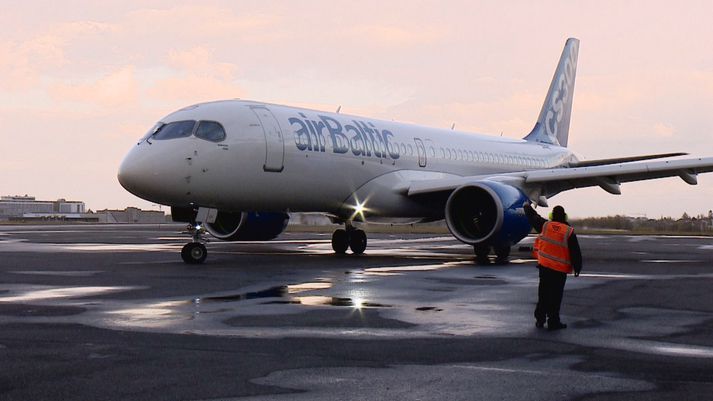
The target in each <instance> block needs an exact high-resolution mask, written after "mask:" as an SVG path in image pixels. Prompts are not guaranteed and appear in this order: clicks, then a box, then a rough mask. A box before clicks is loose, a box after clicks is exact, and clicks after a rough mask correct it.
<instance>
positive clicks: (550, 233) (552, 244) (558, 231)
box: [535, 221, 574, 273]
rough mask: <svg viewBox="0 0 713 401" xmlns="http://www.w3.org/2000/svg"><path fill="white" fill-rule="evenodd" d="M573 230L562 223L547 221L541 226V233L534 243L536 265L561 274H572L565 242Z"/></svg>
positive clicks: (570, 261)
mask: <svg viewBox="0 0 713 401" xmlns="http://www.w3.org/2000/svg"><path fill="white" fill-rule="evenodd" d="M572 233H574V229H573V228H572V227H570V226H568V225H566V224H564V223H558V222H556V221H548V222H546V223H545V224H544V225H543V226H542V233H541V234H540V236H539V237H537V240H536V241H535V246H536V249H537V263H539V264H540V266H544V267H547V268H550V269H553V270H557V271H559V272H562V273H572V260H571V259H570V257H569V247H568V246H567V240H568V239H569V237H571V236H572Z"/></svg>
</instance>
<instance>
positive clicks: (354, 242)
mask: <svg viewBox="0 0 713 401" xmlns="http://www.w3.org/2000/svg"><path fill="white" fill-rule="evenodd" d="M349 234H350V235H349V248H351V250H352V252H353V253H354V254H355V255H361V254H362V253H364V251H365V250H366V233H365V232H364V230H354V231H352V232H351V233H349Z"/></svg>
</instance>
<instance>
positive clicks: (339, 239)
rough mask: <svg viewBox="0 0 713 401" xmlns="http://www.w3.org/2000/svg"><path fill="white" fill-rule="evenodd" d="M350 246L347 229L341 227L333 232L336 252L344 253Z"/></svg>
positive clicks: (333, 247) (333, 245)
mask: <svg viewBox="0 0 713 401" xmlns="http://www.w3.org/2000/svg"><path fill="white" fill-rule="evenodd" d="M348 248H349V235H347V230H343V229H341V228H340V229H339V230H336V231H334V234H332V249H334V253H337V254H340V255H342V254H344V253H346V252H347V249H348Z"/></svg>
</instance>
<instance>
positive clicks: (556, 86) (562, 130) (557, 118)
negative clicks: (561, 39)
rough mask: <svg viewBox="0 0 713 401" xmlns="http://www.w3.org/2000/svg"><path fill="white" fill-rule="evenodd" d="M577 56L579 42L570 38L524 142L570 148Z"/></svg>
mask: <svg viewBox="0 0 713 401" xmlns="http://www.w3.org/2000/svg"><path fill="white" fill-rule="evenodd" d="M578 54H579V40H578V39H575V38H569V39H567V42H566V43H565V44H564V50H562V56H560V61H559V64H557V69H556V70H555V75H554V77H552V83H551V84H550V90H548V91H547V97H545V103H544V104H543V105H542V110H541V111H540V116H539V117H538V118H537V123H535V127H534V128H533V129H532V132H530V133H529V134H528V135H527V136H526V137H525V140H527V141H532V142H542V143H549V144H553V145H559V146H565V147H566V146H567V137H568V136H569V118H570V116H571V114H572V98H573V96H574V79H575V77H576V75H577V55H578Z"/></svg>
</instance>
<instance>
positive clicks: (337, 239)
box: [332, 222, 366, 255]
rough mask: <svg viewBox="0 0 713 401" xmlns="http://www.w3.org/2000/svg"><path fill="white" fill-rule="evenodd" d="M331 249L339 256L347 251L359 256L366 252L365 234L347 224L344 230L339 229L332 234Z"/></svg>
mask: <svg viewBox="0 0 713 401" xmlns="http://www.w3.org/2000/svg"><path fill="white" fill-rule="evenodd" d="M332 249H334V252H335V253H337V254H340V255H342V254H345V253H346V252H347V249H351V250H352V253H353V254H355V255H361V254H362V253H364V251H365V250H366V233H365V232H364V230H360V229H357V228H354V226H352V225H351V224H350V223H349V222H347V223H346V227H345V228H344V229H342V228H340V229H338V230H336V231H334V234H332Z"/></svg>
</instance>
